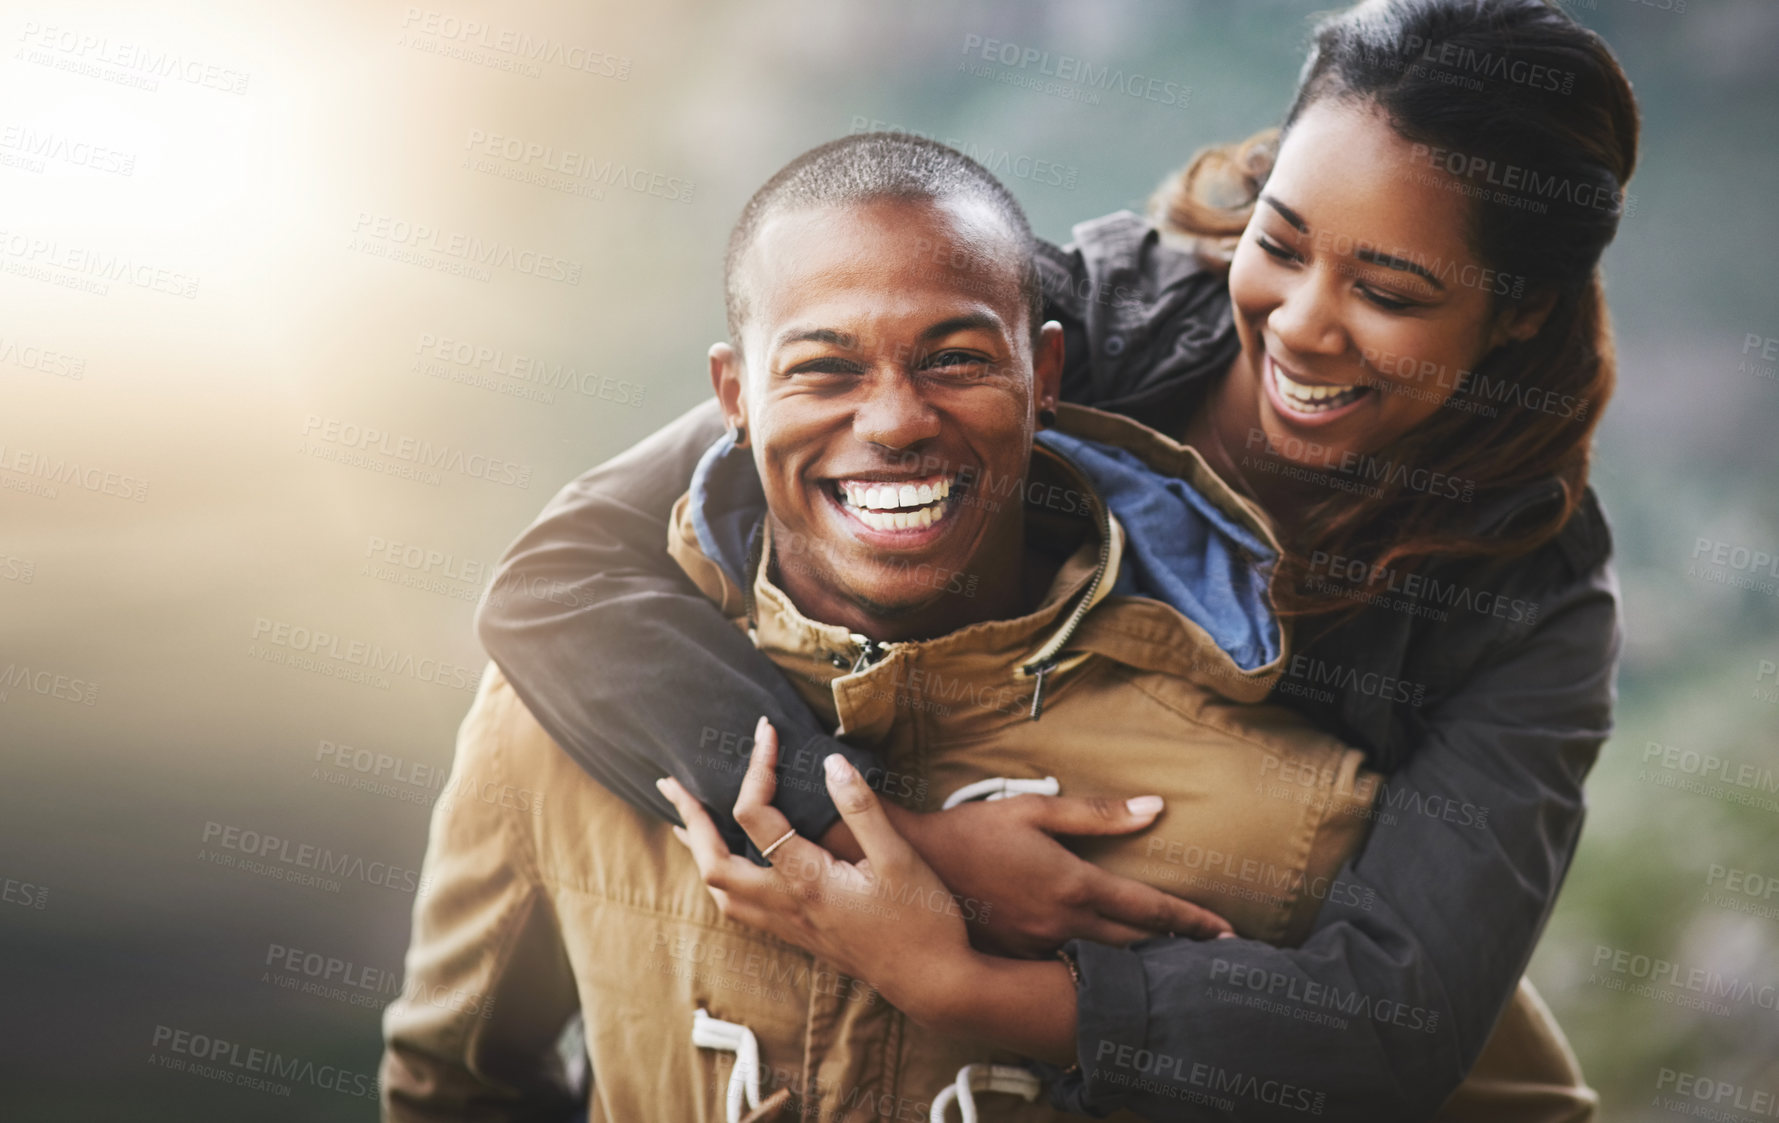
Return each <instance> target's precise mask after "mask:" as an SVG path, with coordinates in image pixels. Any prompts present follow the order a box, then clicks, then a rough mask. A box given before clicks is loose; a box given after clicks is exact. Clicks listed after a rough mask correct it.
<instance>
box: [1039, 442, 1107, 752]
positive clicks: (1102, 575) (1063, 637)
mask: <svg viewBox="0 0 1779 1123" xmlns="http://www.w3.org/2000/svg"><path fill="white" fill-rule="evenodd" d="M1044 451H1045V452H1048V453H1049V454H1050V455H1052V456H1054V457H1056V458H1057V459H1058V460H1060V461H1062V462H1063V463H1064V464H1066V465H1068V466H1069V468H1070V469H1071V470H1073V471H1074V473H1075V475H1076V476H1077V477H1078V478H1080V479H1083V480H1084V479H1086V478H1087V473H1086V472H1083V471H1082V470H1081V466H1080V465H1079V464H1076V463H1075V462H1074V461H1073V460H1071V459H1069V457H1067V456H1066V455H1064V454H1063V453H1060V452H1058V451H1057V450H1056V449H1053V448H1046V449H1045V450H1044ZM1094 502H1095V503H1096V504H1097V505H1098V507H1099V524H1100V525H1099V531H1100V551H1099V564H1098V565H1096V566H1094V569H1093V580H1091V581H1089V582H1088V584H1087V588H1086V590H1085V591H1084V592H1083V593H1082V594H1081V599H1080V600H1079V601H1077V602H1076V604H1075V608H1074V610H1073V611H1072V612H1070V613H1069V618H1068V619H1067V620H1065V621H1063V625H1062V627H1061V628H1059V629H1058V630H1057V631H1056V633H1055V634H1053V635H1052V636H1051V637H1050V639H1049V641H1048V642H1046V643H1045V644H1044V646H1043V647H1041V648H1039V649H1038V653H1037V654H1036V655H1034V656H1032V659H1031V662H1029V663H1027V664H1025V665H1024V666H1023V667H1021V668H1019V673H1020V674H1023V675H1030V676H1032V677H1033V678H1035V679H1036V680H1037V681H1036V682H1035V683H1033V685H1032V711H1031V713H1032V720H1033V721H1037V720H1038V718H1039V717H1041V716H1042V715H1043V713H1044V679H1045V676H1047V675H1048V674H1049V673H1050V672H1051V671H1053V670H1055V669H1056V664H1057V656H1059V655H1060V654H1061V653H1062V649H1063V647H1064V645H1066V644H1067V643H1068V642H1069V639H1070V638H1071V637H1072V636H1073V635H1074V634H1075V630H1076V629H1077V628H1079V627H1080V626H1081V621H1082V620H1083V619H1084V618H1085V617H1086V616H1087V613H1088V612H1089V611H1090V610H1091V609H1092V608H1093V606H1094V604H1095V598H1096V597H1097V596H1098V595H1099V589H1100V585H1101V583H1102V582H1104V581H1105V579H1106V562H1107V561H1108V560H1110V558H1111V555H1112V512H1111V511H1110V510H1109V509H1108V508H1107V507H1106V503H1105V500H1103V499H1101V498H1100V497H1099V495H1098V494H1097V493H1096V494H1095V495H1094Z"/></svg>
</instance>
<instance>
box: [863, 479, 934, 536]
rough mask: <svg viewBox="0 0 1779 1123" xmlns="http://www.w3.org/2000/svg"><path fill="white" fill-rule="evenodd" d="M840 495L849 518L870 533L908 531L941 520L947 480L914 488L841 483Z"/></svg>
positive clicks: (924, 483)
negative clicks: (854, 518) (870, 530)
mask: <svg viewBox="0 0 1779 1123" xmlns="http://www.w3.org/2000/svg"><path fill="white" fill-rule="evenodd" d="M840 494H841V495H842V496H843V497H845V500H846V506H847V508H848V509H849V510H851V512H852V513H853V515H854V516H855V517H857V518H858V520H859V521H860V522H862V523H864V524H865V525H866V526H868V527H870V528H871V529H873V530H911V529H916V528H919V527H925V526H931V525H932V524H933V523H934V522H936V521H937V520H939V519H941V518H944V517H945V506H946V504H945V500H946V499H947V498H949V497H950V495H951V480H950V478H949V477H946V478H941V479H937V480H931V481H927V482H923V483H918V484H916V483H905V484H894V483H872V482H869V481H865V480H859V481H852V480H843V481H841V483H840Z"/></svg>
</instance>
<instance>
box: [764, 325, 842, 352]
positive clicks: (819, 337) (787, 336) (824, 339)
mask: <svg viewBox="0 0 1779 1123" xmlns="http://www.w3.org/2000/svg"><path fill="white" fill-rule="evenodd" d="M858 342H859V340H858V337H857V336H855V335H853V334H852V333H850V332H844V331H841V330H839V329H838V328H786V329H785V330H784V331H781V332H779V333H778V338H777V339H774V340H773V341H772V347H773V349H774V350H776V349H778V348H780V347H786V346H789V345H790V344H792V343H827V344H830V345H832V346H834V347H845V348H847V349H848V350H851V349H852V348H854V347H856V346H858Z"/></svg>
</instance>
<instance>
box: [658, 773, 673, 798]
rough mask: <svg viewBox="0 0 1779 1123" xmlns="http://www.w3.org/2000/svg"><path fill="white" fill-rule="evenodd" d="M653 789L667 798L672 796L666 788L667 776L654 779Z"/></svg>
mask: <svg viewBox="0 0 1779 1123" xmlns="http://www.w3.org/2000/svg"><path fill="white" fill-rule="evenodd" d="M655 790H656V791H658V792H660V793H661V794H662V795H664V796H666V797H667V798H668V799H672V798H673V795H672V794H671V793H670V792H669V791H668V790H667V777H665V776H663V777H661V778H660V779H659V780H656V781H655Z"/></svg>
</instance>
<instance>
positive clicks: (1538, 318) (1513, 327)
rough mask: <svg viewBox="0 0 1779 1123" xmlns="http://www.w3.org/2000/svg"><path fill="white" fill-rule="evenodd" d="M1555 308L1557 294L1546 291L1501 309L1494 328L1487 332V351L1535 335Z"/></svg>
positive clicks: (1521, 341)
mask: <svg viewBox="0 0 1779 1123" xmlns="http://www.w3.org/2000/svg"><path fill="white" fill-rule="evenodd" d="M1556 306H1557V294H1556V293H1555V292H1551V291H1547V292H1541V293H1539V294H1538V295H1536V296H1531V297H1527V298H1526V299H1525V300H1521V301H1516V302H1515V303H1513V304H1510V305H1508V306H1507V307H1506V308H1504V309H1502V311H1501V314H1500V315H1499V316H1497V317H1496V318H1495V324H1494V327H1493V328H1491V329H1490V331H1489V348H1488V349H1489V350H1491V351H1493V350H1494V349H1495V348H1497V347H1499V346H1501V345H1502V344H1503V343H1524V342H1525V341H1526V340H1528V339H1531V338H1532V337H1533V336H1535V335H1537V334H1538V333H1539V331H1541V330H1543V328H1544V321H1545V320H1548V319H1549V318H1550V311H1551V309H1552V308H1555V307H1556Z"/></svg>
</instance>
